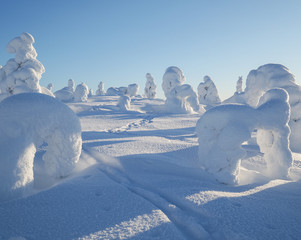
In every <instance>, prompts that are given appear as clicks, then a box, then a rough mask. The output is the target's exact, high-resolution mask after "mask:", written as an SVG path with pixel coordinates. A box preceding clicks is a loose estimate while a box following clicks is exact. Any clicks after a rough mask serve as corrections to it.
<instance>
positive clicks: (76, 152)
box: [0, 93, 82, 200]
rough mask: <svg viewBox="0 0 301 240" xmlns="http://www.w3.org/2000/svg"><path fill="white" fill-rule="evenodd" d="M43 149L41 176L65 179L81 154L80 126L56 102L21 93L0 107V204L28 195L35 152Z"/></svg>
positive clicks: (69, 112)
mask: <svg viewBox="0 0 301 240" xmlns="http://www.w3.org/2000/svg"><path fill="white" fill-rule="evenodd" d="M45 143H46V145H47V149H46V152H45V154H44V155H43V158H42V159H43V161H44V173H45V174H46V175H48V176H51V177H55V178H61V177H65V176H67V175H68V174H70V172H71V171H72V169H73V168H74V166H75V164H76V162H77V161H78V159H79V157H80V154H81V145H82V140H81V126H80V122H79V119H78V117H77V116H76V115H75V113H74V112H73V111H72V110H71V109H70V108H68V107H67V106H66V105H65V104H63V103H61V102H60V101H59V100H57V99H55V98H53V97H50V96H47V95H44V94H39V93H22V94H17V95H14V96H11V97H9V98H6V99H4V100H3V101H2V102H1V103H0V156H1V159H0V164H1V168H0V200H9V199H13V198H17V197H21V196H23V195H24V194H26V193H28V192H30V191H31V188H32V187H33V181H34V171H33V166H34V157H35V153H36V151H37V148H38V147H39V146H41V145H42V144H44V145H45Z"/></svg>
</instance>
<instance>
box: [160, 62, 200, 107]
mask: <svg viewBox="0 0 301 240" xmlns="http://www.w3.org/2000/svg"><path fill="white" fill-rule="evenodd" d="M184 82H185V76H184V74H183V72H182V70H181V69H179V68H178V67H169V68H167V69H166V71H165V73H164V75H163V83H162V88H163V91H164V94H165V97H166V101H165V105H164V108H165V111H166V112H169V113H193V112H203V111H204V109H203V108H202V107H200V105H199V102H198V98H197V94H196V93H195V91H194V90H193V89H192V87H191V86H190V85H189V84H184Z"/></svg>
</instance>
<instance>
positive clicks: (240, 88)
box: [236, 76, 242, 93]
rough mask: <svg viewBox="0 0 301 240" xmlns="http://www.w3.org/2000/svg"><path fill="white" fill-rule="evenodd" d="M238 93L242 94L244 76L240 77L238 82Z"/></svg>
mask: <svg viewBox="0 0 301 240" xmlns="http://www.w3.org/2000/svg"><path fill="white" fill-rule="evenodd" d="M236 92H237V93H241V92H242V76H240V77H238V80H237V82H236Z"/></svg>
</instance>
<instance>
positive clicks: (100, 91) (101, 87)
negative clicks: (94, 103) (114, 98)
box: [96, 82, 106, 96]
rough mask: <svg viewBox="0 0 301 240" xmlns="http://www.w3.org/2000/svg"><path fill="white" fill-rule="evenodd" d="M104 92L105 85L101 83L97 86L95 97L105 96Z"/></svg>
mask: <svg viewBox="0 0 301 240" xmlns="http://www.w3.org/2000/svg"><path fill="white" fill-rule="evenodd" d="M105 94H106V92H105V85H104V83H103V82H100V83H99V84H98V89H97V90H96V95H97V96H101V95H105Z"/></svg>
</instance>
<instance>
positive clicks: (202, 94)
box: [198, 76, 221, 106]
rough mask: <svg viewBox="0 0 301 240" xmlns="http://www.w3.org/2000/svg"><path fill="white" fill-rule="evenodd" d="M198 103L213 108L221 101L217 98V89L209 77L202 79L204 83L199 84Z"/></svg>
mask: <svg viewBox="0 0 301 240" xmlns="http://www.w3.org/2000/svg"><path fill="white" fill-rule="evenodd" d="M198 96H199V103H200V104H204V105H208V106H215V105H218V104H220V102H221V99H220V98H219V95H218V92H217V88H216V86H215V84H214V82H213V81H212V80H211V78H210V77H209V76H205V77H204V82H201V83H200V84H199V86H198Z"/></svg>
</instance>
